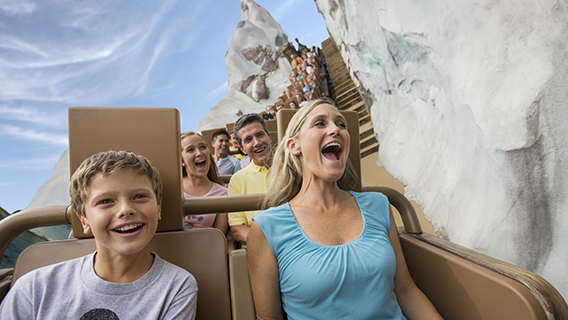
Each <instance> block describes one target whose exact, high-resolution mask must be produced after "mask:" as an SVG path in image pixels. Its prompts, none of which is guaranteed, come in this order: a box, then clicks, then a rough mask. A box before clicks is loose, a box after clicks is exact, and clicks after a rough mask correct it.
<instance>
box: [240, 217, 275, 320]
mask: <svg viewBox="0 0 568 320" xmlns="http://www.w3.org/2000/svg"><path fill="white" fill-rule="evenodd" d="M247 256H248V270H249V276H250V284H251V288H252V295H253V298H254V308H255V309H256V318H257V319H283V316H282V304H281V302H280V284H279V282H278V262H277V261H276V257H275V256H274V254H273V253H272V250H270V246H269V245H268V241H266V237H265V236H264V233H263V232H262V229H261V228H260V226H259V225H258V224H257V223H256V222H255V221H253V223H252V226H251V228H250V233H249V237H248V242H247Z"/></svg>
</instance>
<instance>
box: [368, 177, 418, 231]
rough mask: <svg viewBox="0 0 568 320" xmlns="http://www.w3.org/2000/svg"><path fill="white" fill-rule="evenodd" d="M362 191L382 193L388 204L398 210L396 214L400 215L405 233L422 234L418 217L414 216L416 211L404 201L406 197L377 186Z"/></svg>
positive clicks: (408, 202)
mask: <svg viewBox="0 0 568 320" xmlns="http://www.w3.org/2000/svg"><path fill="white" fill-rule="evenodd" d="M363 191H364V192H370V191H374V192H381V193H383V194H384V195H385V196H387V198H389V202H390V204H392V205H393V207H395V208H396V210H398V212H399V213H400V216H401V217H402V222H403V224H404V229H405V230H406V232H408V233H412V234H421V233H422V227H421V226H420V220H418V215H416V211H415V210H414V207H413V206H412V204H411V203H410V201H408V199H406V197H405V196H404V195H403V194H402V193H400V192H398V191H396V190H394V189H391V188H389V187H377V186H372V187H363Z"/></svg>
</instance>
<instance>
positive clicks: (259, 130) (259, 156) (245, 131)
mask: <svg viewBox="0 0 568 320" xmlns="http://www.w3.org/2000/svg"><path fill="white" fill-rule="evenodd" d="M238 134H239V137H241V143H242V147H241V150H242V151H243V152H244V153H246V154H247V155H248V156H249V157H250V158H251V160H252V161H253V162H254V164H256V165H257V166H268V167H269V166H271V165H272V148H271V143H272V140H271V139H270V135H268V134H267V133H266V131H264V128H263V127H262V124H260V122H253V123H250V124H247V125H246V126H244V127H242V128H241V129H240V130H239V132H238Z"/></svg>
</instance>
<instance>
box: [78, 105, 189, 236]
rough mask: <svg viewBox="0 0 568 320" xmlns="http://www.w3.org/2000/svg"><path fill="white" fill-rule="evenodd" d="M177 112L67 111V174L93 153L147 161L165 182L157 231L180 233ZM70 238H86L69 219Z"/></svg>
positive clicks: (178, 126) (181, 225)
mask: <svg viewBox="0 0 568 320" xmlns="http://www.w3.org/2000/svg"><path fill="white" fill-rule="evenodd" d="M179 134H180V125H179V112H178V111H177V110H176V109H171V108H102V107H101V108H100V107H74V108H69V172H71V173H73V172H75V170H76V169H77V167H79V165H80V164H81V162H83V160H85V159H86V158H88V157H90V156H91V155H93V154H95V153H98V152H101V151H107V150H126V151H131V152H134V153H137V154H140V155H143V156H145V157H146V158H148V159H149V160H150V161H152V163H153V164H154V166H156V168H157V169H158V170H159V171H160V175H161V176H162V182H163V185H164V186H163V201H162V219H161V220H160V221H159V224H158V232H160V231H173V230H183V228H184V223H183V210H182V208H183V200H184V199H183V194H182V184H181V148H180V140H179ZM73 235H74V236H75V237H76V238H85V237H87V236H88V235H85V234H83V230H82V228H81V224H80V221H79V219H78V218H77V217H76V216H73Z"/></svg>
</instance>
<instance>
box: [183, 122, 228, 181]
mask: <svg viewBox="0 0 568 320" xmlns="http://www.w3.org/2000/svg"><path fill="white" fill-rule="evenodd" d="M192 135H198V136H199V137H200V138H201V140H203V142H205V139H203V136H201V135H200V134H199V133H195V132H193V131H187V132H184V133H182V134H181V135H180V139H179V140H180V142H181V141H182V140H183V139H185V138H187V137H189V136H192ZM208 150H209V149H208ZM182 152H183V150H182ZM181 163H182V167H181V172H182V175H183V176H184V177H187V170H186V169H185V166H184V165H183V159H182V160H181ZM207 178H208V179H209V181H211V182H214V183H217V184H220V185H222V186H224V185H225V183H224V182H223V180H221V177H219V172H218V171H217V166H216V165H215V160H214V159H213V156H212V155H211V153H209V170H208V171H207Z"/></svg>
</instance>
